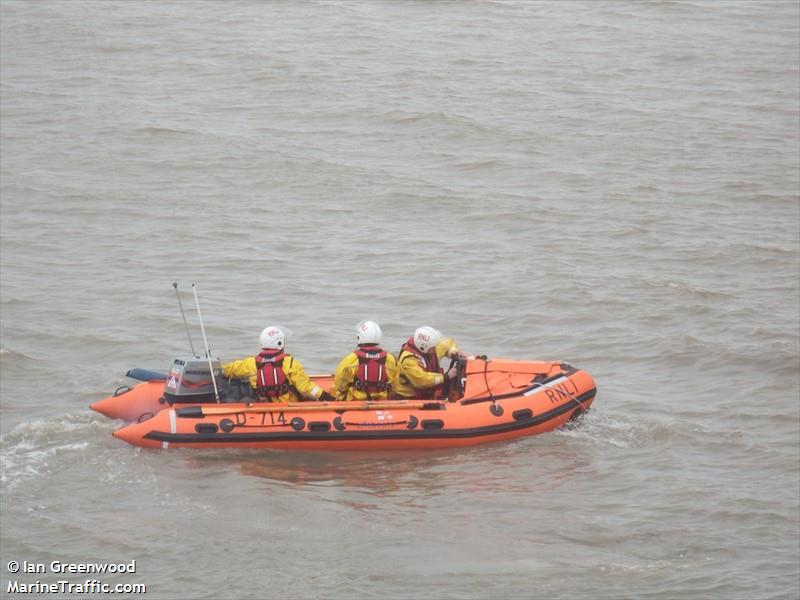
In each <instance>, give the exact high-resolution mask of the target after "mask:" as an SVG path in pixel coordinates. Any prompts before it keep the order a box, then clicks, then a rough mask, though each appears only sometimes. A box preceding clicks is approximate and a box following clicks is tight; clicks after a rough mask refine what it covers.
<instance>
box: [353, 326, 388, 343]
mask: <svg viewBox="0 0 800 600" xmlns="http://www.w3.org/2000/svg"><path fill="white" fill-rule="evenodd" d="M381 337H382V334H381V328H380V327H379V326H378V324H377V323H376V322H375V321H361V322H360V323H359V324H358V325H356V340H357V341H358V345H359V346H360V345H361V344H380V343H381Z"/></svg>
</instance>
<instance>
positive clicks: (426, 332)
mask: <svg viewBox="0 0 800 600" xmlns="http://www.w3.org/2000/svg"><path fill="white" fill-rule="evenodd" d="M441 341H442V334H441V333H439V332H438V331H437V330H435V329H434V328H433V327H428V326H427V325H423V326H422V327H419V328H417V330H416V331H415V332H414V345H415V346H416V347H417V348H419V350H420V351H421V352H427V351H428V350H430V349H431V348H435V347H436V344H438V343H439V342H441Z"/></svg>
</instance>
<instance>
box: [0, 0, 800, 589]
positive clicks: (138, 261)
mask: <svg viewBox="0 0 800 600" xmlns="http://www.w3.org/2000/svg"><path fill="white" fill-rule="evenodd" d="M0 167H1V171H0V208H1V209H2V211H1V214H0V228H1V233H2V236H1V238H2V239H1V240H0V251H1V252H0V266H1V267H2V270H1V272H0V276H1V279H0V284H1V287H0V296H1V298H0V301H1V303H0V309H1V314H0V324H1V325H2V330H1V331H0V333H1V334H2V335H1V339H0V416H1V419H0V460H1V463H0V466H1V470H0V553H1V554H2V557H1V560H0V563H1V564H2V567H1V568H0V595H2V596H3V597H9V598H10V597H16V596H18V595H20V594H19V593H15V592H13V591H10V590H11V588H10V587H9V586H10V585H11V583H10V582H14V581H16V582H18V583H21V584H27V585H36V582H40V584H45V583H53V582H57V581H60V580H67V581H69V582H71V583H74V584H78V583H83V582H84V581H85V579H92V578H96V579H98V580H102V581H103V582H106V583H109V584H114V585H116V584H117V583H121V584H134V583H136V584H145V585H146V586H147V594H146V597H148V598H263V597H267V598H352V597H357V598H376V597H386V598H419V597H422V598H486V597H492V598H588V597H592V598H664V599H667V598H668V599H676V598H725V599H730V598H736V599H738V598H741V599H772V598H797V597H798V596H800V408H799V402H800V401H799V400H798V391H799V390H800V375H799V374H798V373H799V371H800V358H799V356H800V348H799V347H798V344H799V341H798V340H800V5H798V3H797V2H781V1H758V2H747V1H718V2H699V1H685V2H669V1H653V2H623V1H615V2H577V1H561V2H559V1H555V2H388V1H384V2H303V3H288V2H242V1H230V2H213V1H205V2H188V1H187V2H164V3H162V2H144V1H130V2H100V1H97V2H77V1H70V2H54V1H42V2H32V1H31V2H28V1H7V0H3V1H2V2H0ZM173 281H178V282H180V284H181V286H182V288H183V289H184V290H186V291H185V293H184V304H185V306H186V307H187V309H190V308H193V299H192V297H191V295H190V293H189V291H188V290H189V289H190V284H191V283H192V282H195V283H197V289H198V292H199V297H200V300H201V304H202V310H203V317H204V321H205V325H206V333H207V334H208V338H209V343H210V345H211V347H212V349H213V351H214V352H215V353H216V354H218V355H220V356H221V357H222V358H223V359H225V360H229V359H233V358H238V357H241V356H244V355H246V354H248V353H251V352H253V351H254V350H255V348H256V344H257V336H258V333H259V332H260V330H261V328H262V327H264V326H265V325H267V324H270V323H275V322H277V323H282V324H285V325H287V326H289V327H290V328H291V329H292V330H293V332H294V335H293V337H292V338H291V339H290V346H289V347H290V349H291V350H292V351H293V352H294V353H295V354H296V355H297V356H298V357H299V358H300V359H301V360H302V361H303V362H304V364H305V365H306V367H307V369H308V370H309V371H311V372H317V373H324V372H331V371H332V370H333V368H334V367H335V365H336V363H337V362H338V360H339V359H340V358H341V357H342V356H343V355H344V354H345V353H346V352H348V351H349V350H350V348H351V347H352V344H353V337H354V336H353V330H352V328H353V326H354V324H355V323H356V322H358V321H359V320H361V319H364V318H373V319H376V320H378V322H380V323H381V325H382V327H383V331H384V339H385V342H386V345H387V346H388V347H390V348H392V349H398V348H399V346H400V344H401V342H402V341H403V340H404V339H405V338H406V337H407V336H408V335H410V333H411V332H412V331H413V329H414V328H415V327H417V326H419V325H422V324H430V325H433V326H435V327H437V328H439V329H441V330H443V331H444V332H445V333H447V334H449V335H451V336H453V337H455V338H456V339H457V340H458V342H459V344H460V345H461V347H462V348H463V349H464V350H465V351H467V352H469V353H472V354H487V355H489V356H490V357H499V356H505V357H512V358H520V359H539V360H566V361H569V362H571V363H572V364H575V365H577V366H579V367H581V368H584V369H586V370H587V371H589V372H590V373H591V374H592V375H593V376H594V377H595V378H596V380H597V385H598V390H599V394H598V397H597V400H596V402H595V404H594V407H593V409H592V411H591V412H590V413H589V414H588V415H587V416H586V418H584V419H583V422H582V423H581V424H580V426H578V427H577V428H573V429H569V430H564V431H557V432H553V433H550V434H545V435H541V436H537V437H533V438H528V439H521V440H517V441H514V442H511V443H506V444H498V445H490V446H483V447H480V446H479V447H475V448H471V449H467V450H458V451H447V452H434V453H390V454H370V453H359V454H347V453H340V454H337V453H334V454H320V453H312V454H296V453H291V452H263V451H261V452H259V451H225V450H201V451H165V452H157V451H143V450H141V449H137V448H133V447H130V446H127V445H125V444H124V443H122V442H120V441H119V440H116V439H114V438H112V437H111V432H112V431H113V430H114V429H115V428H116V427H118V426H119V425H120V423H119V422H112V421H109V420H107V419H105V418H103V417H101V416H99V415H96V414H94V413H92V412H91V411H90V410H89V409H88V405H89V404H90V403H91V402H94V401H96V400H98V399H100V398H103V397H105V396H106V395H109V394H110V393H111V392H113V390H114V389H115V388H116V387H118V386H120V385H123V384H126V383H130V381H129V380H127V379H126V378H125V377H124V373H125V372H126V371H127V370H128V369H129V368H131V367H145V368H151V369H161V370H164V369H166V368H167V367H168V366H169V364H170V363H171V360H172V358H173V357H174V356H176V355H179V354H184V353H186V352H187V350H188V348H187V346H188V344H187V342H186V336H185V334H184V330H183V324H182V320H181V317H180V313H179V311H178V307H177V303H176V299H175V295H174V290H173V289H172V286H171V283H172V282H173ZM188 317H189V320H190V323H191V326H192V328H193V333H194V340H195V343H198V342H199V340H200V335H199V329H198V323H197V318H196V315H195V313H194V311H193V310H190V311H189V315H188ZM132 560H136V572H135V573H133V574H118V575H109V574H103V575H96V574H94V575H86V574H67V575H65V574H61V573H56V572H53V568H52V567H51V562H52V561H60V562H64V563H87V562H114V563H120V562H125V563H129V562H130V561H132ZM12 561H17V562H18V563H20V564H23V561H28V562H29V563H42V564H44V565H45V566H46V567H47V569H46V572H45V573H23V572H19V573H12V572H11V571H10V570H9V568H10V567H9V563H11V562H12ZM11 566H12V567H13V565H11ZM34 595H36V594H34ZM39 595H42V596H43V595H44V594H39ZM58 595H59V594H49V595H48V596H50V597H56V596H58ZM61 595H62V596H65V595H67V594H61ZM95 595H96V594H95Z"/></svg>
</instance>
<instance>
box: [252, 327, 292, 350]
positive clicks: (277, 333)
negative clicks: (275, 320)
mask: <svg viewBox="0 0 800 600" xmlns="http://www.w3.org/2000/svg"><path fill="white" fill-rule="evenodd" d="M285 337H286V334H285V333H284V332H283V329H281V328H280V327H278V326H277V325H270V326H269V327H265V328H264V331H262V332H261V335H260V336H258V341H259V342H261V347H262V348H263V349H264V350H283V342H284V338H285Z"/></svg>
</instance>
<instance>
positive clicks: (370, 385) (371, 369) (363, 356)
mask: <svg viewBox="0 0 800 600" xmlns="http://www.w3.org/2000/svg"><path fill="white" fill-rule="evenodd" d="M355 354H356V356H357V357H358V369H356V379H355V387H356V389H357V390H361V391H362V392H366V394H367V398H369V396H370V394H375V393H377V392H385V391H386V390H387V389H388V388H389V376H388V375H387V374H386V351H385V350H383V349H382V348H380V347H378V346H359V347H358V349H357V350H356V351H355Z"/></svg>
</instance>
